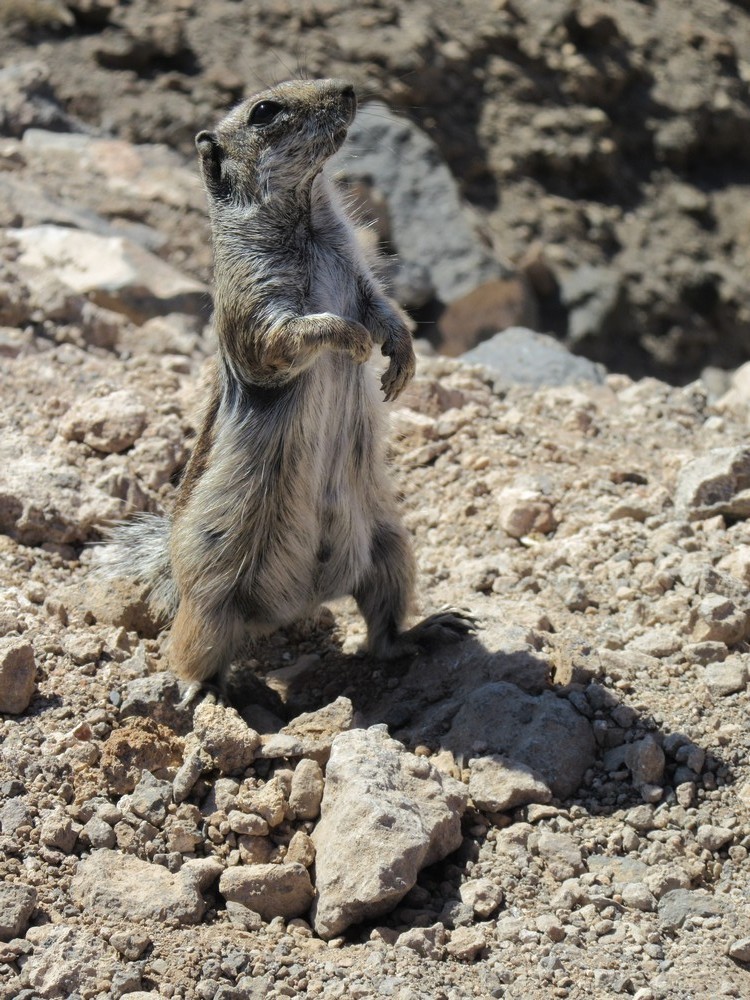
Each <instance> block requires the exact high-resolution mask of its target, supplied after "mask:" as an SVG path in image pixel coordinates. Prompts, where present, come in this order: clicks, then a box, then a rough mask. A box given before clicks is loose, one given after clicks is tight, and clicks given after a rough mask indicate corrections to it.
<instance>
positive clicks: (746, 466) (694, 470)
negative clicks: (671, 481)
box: [674, 446, 750, 521]
mask: <svg viewBox="0 0 750 1000" xmlns="http://www.w3.org/2000/svg"><path fill="white" fill-rule="evenodd" d="M674 505H675V508H676V510H677V512H678V513H679V514H682V515H683V516H684V517H687V518H688V519H689V520H691V521H694V520H699V519H703V518H706V517H713V516H714V515H715V514H728V515H729V516H731V517H748V515H750V447H746V446H740V447H733V448H714V449H712V450H711V451H708V452H706V454H705V455H700V456H699V457H698V458H695V459H693V461H692V462H688V464H687V465H686V466H685V467H684V469H682V470H681V471H680V474H679V476H678V477H677V489H676V491H675V498H674Z"/></svg>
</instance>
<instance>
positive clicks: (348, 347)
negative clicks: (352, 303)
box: [341, 323, 373, 365]
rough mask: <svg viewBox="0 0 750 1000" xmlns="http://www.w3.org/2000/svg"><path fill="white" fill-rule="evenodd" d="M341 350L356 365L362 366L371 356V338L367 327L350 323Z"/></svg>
mask: <svg viewBox="0 0 750 1000" xmlns="http://www.w3.org/2000/svg"><path fill="white" fill-rule="evenodd" d="M341 346H342V349H343V350H345V351H346V352H347V354H349V355H350V356H351V358H352V361H354V362H355V363H356V364H358V365H361V364H364V362H365V361H367V360H368V358H369V357H370V355H371V354H372V347H373V342H372V336H371V335H370V331H369V330H368V329H367V327H365V326H362V324H361V323H350V324H349V326H348V329H347V332H346V336H345V337H344V343H343V344H342V345H341Z"/></svg>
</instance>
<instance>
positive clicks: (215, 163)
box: [195, 130, 224, 186]
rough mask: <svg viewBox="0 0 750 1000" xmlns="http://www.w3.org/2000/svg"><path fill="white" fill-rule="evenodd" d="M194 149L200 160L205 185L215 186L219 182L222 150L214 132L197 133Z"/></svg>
mask: <svg viewBox="0 0 750 1000" xmlns="http://www.w3.org/2000/svg"><path fill="white" fill-rule="evenodd" d="M195 147H196V149H197V150H198V155H199V156H200V158H201V167H202V169H203V176H204V178H205V180H206V183H207V184H209V185H211V186H217V185H218V184H219V183H220V181H221V161H222V159H223V158H224V150H223V149H222V146H221V143H220V142H219V140H218V139H217V137H216V135H215V133H214V132H206V131H205V130H204V131H203V132H199V133H198V135H196V137H195Z"/></svg>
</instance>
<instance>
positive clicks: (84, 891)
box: [71, 849, 221, 924]
mask: <svg viewBox="0 0 750 1000" xmlns="http://www.w3.org/2000/svg"><path fill="white" fill-rule="evenodd" d="M220 871H221V865H220V864H219V863H218V862H215V861H212V860H209V861H204V860H201V861H198V862H188V863H187V864H185V865H183V867H182V868H181V869H180V871H179V872H178V873H177V874H173V873H172V872H170V871H168V870H167V869H166V868H164V867H162V866H161V865H152V864H149V862H147V861H141V860H140V859H139V858H136V857H133V856H132V855H130V854H120V852H119V851H111V850H106V849H103V850H99V851H94V852H93V854H91V855H90V856H89V857H88V858H86V859H85V860H84V861H82V862H81V863H80V864H79V866H78V869H77V871H76V875H75V877H74V878H73V882H72V885H71V895H72V898H73V899H74V900H75V902H77V903H78V904H79V905H80V906H81V907H82V908H83V909H85V910H86V911H87V912H88V913H95V914H97V915H98V916H101V917H105V918H110V919H111V918H114V917H119V918H121V919H123V920H127V921H133V920H135V921H146V920H158V921H164V920H167V919H169V920H176V921H177V922H179V923H180V924H197V923H198V922H199V921H200V919H201V917H202V916H203V912H204V910H205V908H206V904H205V902H204V901H203V896H202V895H201V890H202V889H204V888H206V887H207V885H208V884H210V882H211V881H212V880H213V879H214V878H216V876H217V875H218V874H219V872H220Z"/></svg>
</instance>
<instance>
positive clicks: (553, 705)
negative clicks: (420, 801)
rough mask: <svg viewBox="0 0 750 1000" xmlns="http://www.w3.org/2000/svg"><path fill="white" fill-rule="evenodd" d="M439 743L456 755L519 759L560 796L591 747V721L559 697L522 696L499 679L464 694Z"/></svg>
mask: <svg viewBox="0 0 750 1000" xmlns="http://www.w3.org/2000/svg"><path fill="white" fill-rule="evenodd" d="M443 745H444V746H445V747H446V748H447V749H449V750H451V751H452V752H453V753H454V755H456V756H458V755H463V756H464V757H476V756H478V755H479V753H482V754H490V755H492V754H500V755H502V756H504V757H508V758H510V759H511V760H514V761H519V762H520V763H521V764H525V765H526V766H527V767H529V768H531V769H532V770H533V771H534V772H535V774H536V776H537V777H538V778H540V779H541V780H542V781H543V782H544V783H545V784H546V785H547V786H548V787H549V788H550V790H551V791H552V793H553V795H555V796H557V797H558V798H561V799H564V798H566V797H567V796H569V795H572V794H573V792H574V791H575V790H576V789H577V788H578V786H579V785H580V783H581V780H582V778H583V775H584V772H585V771H586V769H587V768H588V767H590V766H591V764H592V763H593V761H594V754H595V749H596V745H595V742H594V734H593V732H592V729H591V725H590V724H589V722H588V721H587V720H586V719H585V718H584V717H583V716H582V715H580V714H579V713H578V712H577V711H576V710H575V708H573V706H572V705H571V704H570V702H569V701H567V700H566V699H565V698H558V697H556V696H555V695H554V694H551V693H550V692H548V691H545V692H544V693H543V694H541V695H531V694H526V692H524V691H521V689H520V688H517V687H516V686H515V684H508V683H507V682H505V681H497V682H495V683H491V684H484V685H482V687H480V688H477V689H476V690H475V691H474V692H473V693H472V694H471V695H469V697H468V698H467V700H466V701H465V703H464V705H463V706H462V707H461V708H460V709H459V711H458V712H457V713H456V716H455V717H454V719H453V724H452V725H451V728H450V730H449V731H448V733H447V735H446V736H445V737H444V739H443Z"/></svg>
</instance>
